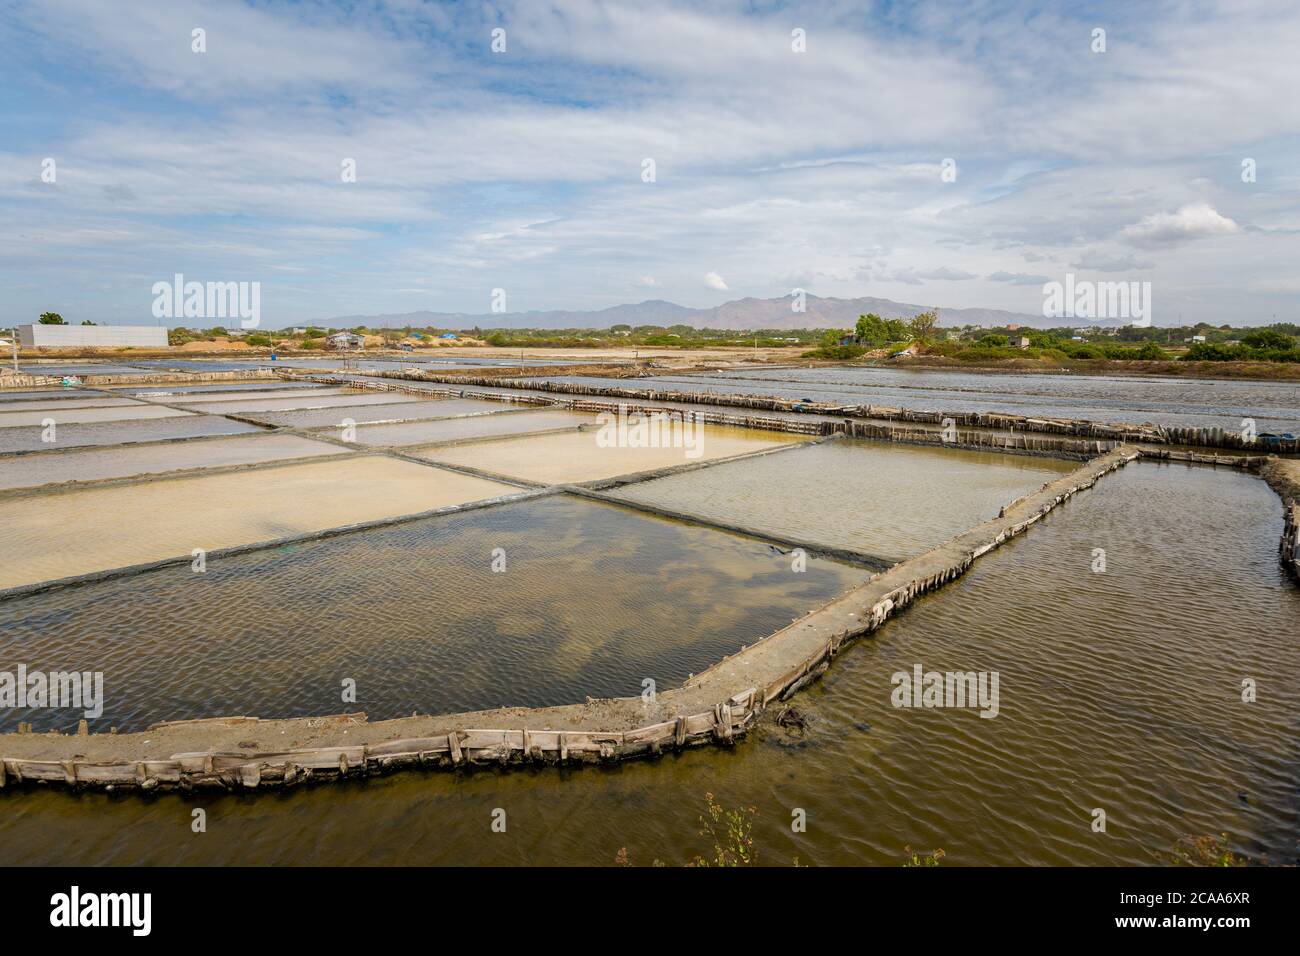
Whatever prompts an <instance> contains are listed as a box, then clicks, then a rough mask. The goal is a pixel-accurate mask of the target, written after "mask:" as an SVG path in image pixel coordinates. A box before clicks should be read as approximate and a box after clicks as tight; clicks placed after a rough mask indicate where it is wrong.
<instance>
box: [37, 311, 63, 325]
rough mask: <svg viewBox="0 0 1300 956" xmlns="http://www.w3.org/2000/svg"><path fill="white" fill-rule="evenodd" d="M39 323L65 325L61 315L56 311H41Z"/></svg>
mask: <svg viewBox="0 0 1300 956" xmlns="http://www.w3.org/2000/svg"><path fill="white" fill-rule="evenodd" d="M40 322H41V325H67V324H68V323H67V322H64V321H63V316H61V315H59V313H57V312H42V313H41V318H40Z"/></svg>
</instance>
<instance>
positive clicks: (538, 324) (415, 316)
mask: <svg viewBox="0 0 1300 956" xmlns="http://www.w3.org/2000/svg"><path fill="white" fill-rule="evenodd" d="M793 305H794V302H793V300H792V299H791V297H790V296H783V297H781V298H779V299H754V298H744V299H735V300H733V301H731V302H724V303H723V304H722V305H719V306H715V307H713V308H711V309H692V308H688V307H686V306H684V305H678V304H677V303H675V302H667V301H665V300H663V299H649V300H647V301H645V302H637V303H635V304H627V305H616V306H611V307H610V308H607V309H597V310H594V311H585V312H583V311H573V310H568V309H559V310H553V311H545V312H542V311H534V312H500V313H493V312H487V313H480V314H473V313H467V312H430V311H421V312H396V313H387V314H382V315H342V316H336V317H335V318H332V319H324V320H322V321H321V322H320V323H318V324H320V325H323V326H327V327H329V328H352V327H354V326H359V325H364V326H366V327H367V328H401V327H405V326H408V325H411V326H416V327H417V328H425V327H432V328H440V329H472V328H479V329H607V328H609V327H610V326H614V325H631V326H638V325H659V326H669V325H689V326H692V327H694V328H697V329H726V330H731V331H739V330H742V329H819V328H833V329H848V328H852V327H853V325H854V324H855V323H856V322H857V321H858V316H860V315H866V314H867V313H869V312H874V313H875V314H876V315H878V316H880V317H881V318H884V319H910V318H911V317H912V316H914V315H916V314H917V313H918V312H924V311H925V310H926V309H928V308H930V306H924V305H913V304H911V303H907V302H895V301H894V300H892V299H878V298H874V297H872V296H864V297H862V298H858V299H833V298H822V297H820V296H815V295H809V296H807V297H806V299H805V302H804V311H802V312H796V311H795V310H794V308H793ZM939 322H940V324H941V325H946V326H963V325H980V326H985V327H994V326H1004V325H1007V324H1008V323H1014V324H1017V325H1023V326H1032V327H1037V328H1051V327H1053V326H1059V325H1062V324H1063V322H1064V320H1059V319H1045V318H1043V316H1041V315H1034V314H1032V313H1027V312H1006V311H1003V310H1001V309H940V310H939Z"/></svg>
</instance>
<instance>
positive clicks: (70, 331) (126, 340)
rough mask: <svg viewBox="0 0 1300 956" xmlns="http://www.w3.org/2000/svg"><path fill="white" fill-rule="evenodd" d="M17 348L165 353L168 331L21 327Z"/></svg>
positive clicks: (115, 327) (123, 327) (135, 327)
mask: <svg viewBox="0 0 1300 956" xmlns="http://www.w3.org/2000/svg"><path fill="white" fill-rule="evenodd" d="M18 344H19V345H21V346H22V347H23V348H25V349H80V348H124V347H126V346H133V347H135V348H146V349H165V348H166V347H167V330H166V329H164V328H162V327H161V326H157V325H39V324H37V325H20V326H18Z"/></svg>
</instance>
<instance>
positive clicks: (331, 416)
mask: <svg viewBox="0 0 1300 956" xmlns="http://www.w3.org/2000/svg"><path fill="white" fill-rule="evenodd" d="M394 395H395V396H396V397H397V398H398V399H400V400H399V401H396V402H391V403H389V404H384V405H375V406H373V407H372V406H368V405H366V404H364V403H362V404H360V405H358V404H356V403H353V404H351V405H347V406H344V407H342V408H320V409H315V410H312V411H284V412H243V413H241V414H242V415H244V417H246V418H253V419H256V420H257V421H259V422H266V423H267V424H268V425H284V426H287V427H289V428H329V427H335V426H338V425H340V423H342V422H343V420H344V419H351V420H352V421H354V422H356V423H357V424H358V425H362V424H365V423H366V422H399V421H413V420H419V419H426V418H454V417H456V416H458V415H483V414H491V413H493V412H503V411H509V410H510V409H512V408H517V407H518V406H517V405H507V404H505V403H504V402H482V401H478V400H476V399H460V398H449V399H435V398H429V399H419V398H416V397H414V396H411V395H398V394H396V393H394ZM223 414H233V413H230V412H226V413H223Z"/></svg>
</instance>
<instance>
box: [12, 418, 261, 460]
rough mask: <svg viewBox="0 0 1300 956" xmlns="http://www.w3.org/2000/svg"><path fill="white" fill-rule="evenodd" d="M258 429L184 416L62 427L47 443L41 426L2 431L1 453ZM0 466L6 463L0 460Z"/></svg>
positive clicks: (190, 436) (226, 433)
mask: <svg viewBox="0 0 1300 956" xmlns="http://www.w3.org/2000/svg"><path fill="white" fill-rule="evenodd" d="M261 431H262V429H261V428H259V427H258V426H256V425H250V424H248V423H246V422H236V421H232V420H231V419H229V418H218V417H216V416H215V415H184V416H182V417H180V418H167V419H159V420H153V421H148V420H146V421H137V422H98V423H90V424H83V425H59V426H58V427H57V428H56V429H55V432H54V437H55V439H56V441H54V442H47V441H45V440H44V438H45V435H46V434H47V432H46V430H45V429H44V428H42V427H40V426H39V425H33V426H30V427H27V428H0V453H3V452H13V451H46V450H48V449H50V448H81V447H84V446H88V445H127V444H132V443H135V442H153V441H168V440H171V439H175V438H197V437H199V436H200V435H243V434H250V433H254V432H257V433H260V432H261ZM0 464H3V461H2V460H0Z"/></svg>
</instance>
